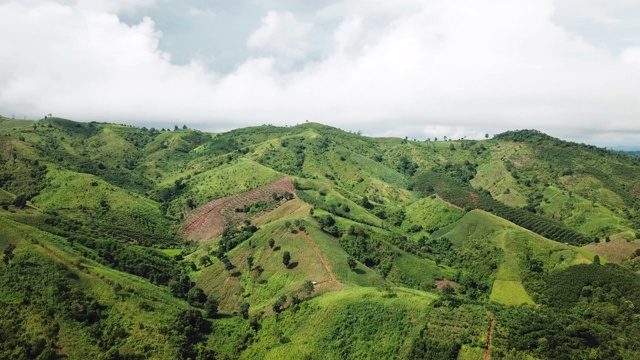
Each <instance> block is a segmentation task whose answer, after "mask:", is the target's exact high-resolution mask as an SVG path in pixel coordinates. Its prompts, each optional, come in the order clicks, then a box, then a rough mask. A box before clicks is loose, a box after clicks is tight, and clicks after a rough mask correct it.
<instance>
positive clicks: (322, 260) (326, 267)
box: [300, 231, 338, 282]
mask: <svg viewBox="0 0 640 360" xmlns="http://www.w3.org/2000/svg"><path fill="white" fill-rule="evenodd" d="M300 235H302V237H303V238H304V240H305V241H306V242H307V243H308V244H309V246H311V249H313V251H314V252H315V253H316V255H317V256H318V259H320V261H321V262H322V265H324V268H325V269H327V272H328V273H329V276H331V281H335V282H338V279H336V277H335V276H334V275H333V272H332V271H331V269H330V268H329V265H327V262H326V261H324V258H323V257H322V255H321V254H320V251H318V248H317V247H316V245H315V244H314V243H313V240H311V238H310V237H309V235H307V233H306V232H304V231H300Z"/></svg>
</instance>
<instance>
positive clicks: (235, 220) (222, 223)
mask: <svg viewBox="0 0 640 360" xmlns="http://www.w3.org/2000/svg"><path fill="white" fill-rule="evenodd" d="M284 192H289V193H290V194H292V195H293V196H294V197H295V196H296V195H295V190H294V188H293V184H292V183H291V180H290V179H289V178H287V177H285V178H282V179H280V180H277V181H275V182H272V183H271V184H267V185H264V186H261V187H259V188H256V189H253V190H250V191H247V192H244V193H240V194H235V195H231V196H227V197H224V198H220V199H217V200H213V201H211V202H209V203H208V204H206V205H204V206H202V207H200V208H198V209H197V210H195V211H194V212H193V213H192V214H191V215H189V216H187V220H186V221H185V222H184V225H183V227H182V229H181V230H180V233H181V234H182V236H184V237H185V238H187V239H189V240H193V241H205V240H209V239H213V238H215V237H216V236H218V235H220V234H222V231H223V230H224V228H225V227H226V226H236V225H238V224H240V223H241V222H242V221H243V220H245V219H247V215H246V214H245V213H242V212H236V209H237V208H241V207H244V206H246V205H252V204H255V203H257V202H260V201H271V200H273V198H272V197H271V195H272V194H273V193H276V194H279V195H282V194H283V193H284ZM285 201H286V200H284V199H283V200H281V201H280V202H279V203H277V204H276V205H275V206H273V207H271V208H269V209H266V210H265V211H263V212H262V213H260V214H256V215H255V216H254V217H259V216H262V215H264V214H265V213H266V212H269V211H271V210H273V209H275V208H277V207H278V206H280V205H282V204H283V203H284V202H285Z"/></svg>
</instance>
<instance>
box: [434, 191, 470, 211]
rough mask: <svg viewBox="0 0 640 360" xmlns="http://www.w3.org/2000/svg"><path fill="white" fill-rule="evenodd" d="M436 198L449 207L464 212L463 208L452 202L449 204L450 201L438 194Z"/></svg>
mask: <svg viewBox="0 0 640 360" xmlns="http://www.w3.org/2000/svg"><path fill="white" fill-rule="evenodd" d="M436 197H437V198H438V200H440V201H442V202H444V203H446V204H448V205H449V206H453V207H454V208H456V209H458V210H464V209H463V208H462V207H461V206H458V205H456V204H454V203H452V202H449V201H447V200H445V199H444V198H443V197H442V196H440V195H438V194H436Z"/></svg>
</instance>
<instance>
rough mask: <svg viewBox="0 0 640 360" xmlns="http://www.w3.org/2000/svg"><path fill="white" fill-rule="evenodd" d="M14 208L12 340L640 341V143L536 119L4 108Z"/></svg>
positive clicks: (318, 351)
mask: <svg viewBox="0 0 640 360" xmlns="http://www.w3.org/2000/svg"><path fill="white" fill-rule="evenodd" d="M0 205H1V206H2V208H1V209H0V224H1V228H2V230H3V231H2V234H1V235H0V250H1V251H2V254H3V255H2V256H3V261H2V263H1V264H0V268H1V269H2V271H0V274H1V275H0V277H1V278H0V305H2V309H3V310H2V312H1V313H0V319H1V321H0V339H2V341H1V343H2V345H0V358H7V359H23V358H39V359H59V358H70V359H86V358H109V359H110V358H114V359H118V358H122V359H142V358H156V359H163V358H166V359H176V358H183V359H213V358H218V359H220V358H221V359H236V358H243V359H244V358H247V359H248V358H252V359H253V358H270V359H280V358H283V357H287V358H300V359H303V358H312V359H315V358H328V359H333V358H340V359H342V358H406V359H415V358H432V359H436V358H443V359H451V358H457V359H479V358H484V357H485V356H490V357H494V358H549V359H564V358H566V359H573V358H587V357H590V358H602V359H615V358H620V359H626V358H637V357H640V340H639V339H640V337H639V336H638V334H640V325H638V323H637V321H635V319H637V317H638V316H640V313H639V311H640V310H638V309H640V279H639V278H638V276H639V275H638V272H639V271H640V262H639V259H640V257H639V255H640V250H638V249H639V248H640V240H639V239H638V238H639V237H640V160H639V159H638V158H634V157H631V156H627V155H624V154H621V153H618V152H614V151H609V150H605V149H601V148H597V147H593V146H588V145H584V144H575V143H570V142H565V141H562V140H559V139H555V138H552V137H549V136H547V135H545V134H542V133H540V132H537V131H535V130H522V131H513V132H507V133H503V134H499V135H497V136H495V137H494V138H493V139H488V140H482V141H475V140H464V139H462V140H457V141H451V140H449V141H410V140H408V139H395V138H369V137H365V136H362V135H359V134H353V133H348V132H344V131H342V130H340V129H336V128H333V127H329V126H325V125H322V124H316V123H305V124H302V125H298V126H294V127H275V126H269V125H265V126H259V127H250V128H243V129H237V130H233V131H229V132H226V133H221V134H208V133H204V132H201V131H197V130H191V129H188V128H187V127H186V126H183V127H178V126H175V127H174V128H173V129H160V130H158V129H153V128H152V129H147V128H136V127H132V126H126V125H117V124H106V123H80V122H74V121H70V120H66V119H59V118H49V119H44V120H38V121H26V120H25V121H19V120H6V119H5V120H0ZM489 329H490V330H489ZM489 331H490V334H491V335H490V336H491V338H492V340H491V346H489V341H488V338H489Z"/></svg>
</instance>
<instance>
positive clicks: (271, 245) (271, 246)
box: [269, 239, 276, 249]
mask: <svg viewBox="0 0 640 360" xmlns="http://www.w3.org/2000/svg"><path fill="white" fill-rule="evenodd" d="M275 244H276V241H275V240H273V239H269V247H270V248H272V249H273V245H275Z"/></svg>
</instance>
